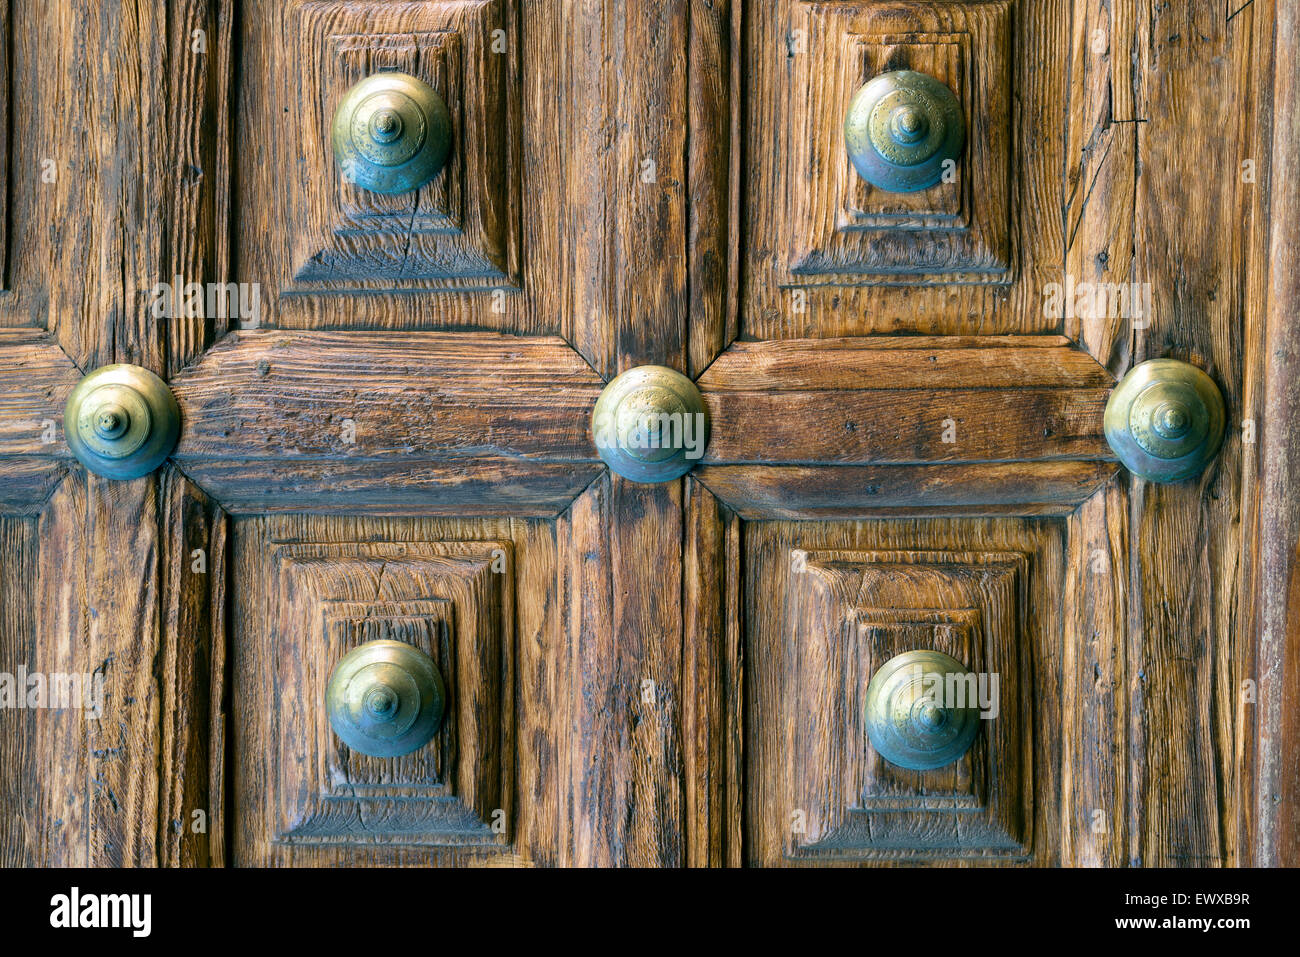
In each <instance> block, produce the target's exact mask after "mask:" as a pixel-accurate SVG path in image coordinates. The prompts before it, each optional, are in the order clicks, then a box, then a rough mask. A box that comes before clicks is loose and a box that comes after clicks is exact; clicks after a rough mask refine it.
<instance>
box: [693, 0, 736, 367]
mask: <svg viewBox="0 0 1300 957" xmlns="http://www.w3.org/2000/svg"><path fill="white" fill-rule="evenodd" d="M744 10H745V5H744V3H743V2H735V3H733V2H732V0H695V2H693V3H692V4H691V7H690V48H689V51H688V63H687V69H688V71H689V78H690V96H689V104H690V105H689V110H690V113H689V117H688V121H687V151H688V153H687V167H688V168H687V176H688V179H687V185H688V189H689V192H688V198H687V204H686V206H687V213H688V215H689V222H690V233H689V241H688V243H687V251H688V255H689V257H690V261H689V276H690V283H689V286H690V296H691V298H690V313H689V314H690V322H689V328H688V330H687V332H688V339H689V352H690V356H689V358H690V364H689V369H688V374H690V375H691V377H692V378H695V377H697V376H698V375H699V374H700V373H701V372H702V371H704V369H705V368H706V367H707V366H708V365H709V363H710V362H712V361H713V359H714V358H715V357H716V356H717V355H718V354H719V353H720V352H722V351H723V350H724V349H726V348H727V346H728V345H730V344H731V341H732V340H733V339H735V338H736V319H737V315H736V306H737V304H736V296H735V290H736V288H737V283H738V270H739V268H740V256H739V254H738V253H739V235H738V234H739V231H740V230H739V223H740V218H739V209H740V206H739V204H740V193H739V189H740V155H741V151H740V122H739V119H740V117H739V113H738V110H737V109H736V107H737V106H738V105H739V103H740V102H741V99H740V83H741V80H740V65H741V63H742V62H743V59H744V58H743V57H741V56H733V55H732V51H733V48H734V46H735V43H736V39H735V38H736V36H738V35H739V34H738V31H739V30H740V27H741V22H742V20H743V18H744Z"/></svg>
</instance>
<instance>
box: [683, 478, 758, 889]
mask: <svg viewBox="0 0 1300 957" xmlns="http://www.w3.org/2000/svg"><path fill="white" fill-rule="evenodd" d="M740 531H741V523H740V518H739V516H737V515H736V514H735V513H734V512H732V511H731V510H730V509H728V508H727V507H726V506H725V505H723V504H722V503H721V502H720V501H719V500H718V498H717V497H716V496H715V495H714V494H713V493H712V492H710V491H709V490H708V489H707V488H706V487H705V486H704V485H703V484H701V483H700V482H698V481H695V480H694V479H691V480H689V481H688V482H687V486H686V517H685V557H684V560H683V562H684V563H683V567H682V571H683V599H682V600H683V609H682V611H683V615H684V627H683V642H684V644H683V651H682V661H683V667H682V740H683V744H684V748H683V757H684V760H685V768H684V774H683V777H684V786H685V801H686V809H685V815H686V818H685V820H686V854H685V860H684V863H685V864H686V866H688V867H724V866H726V867H737V866H739V865H740V862H741V860H742V853H743V837H742V832H741V827H742V808H743V807H744V802H745V787H744V749H743V741H744V737H743V735H744V732H743V727H744V723H743V722H744V712H743V704H742V698H741V694H742V690H743V689H742V687H741V668H742V651H741V649H742V638H741V636H742V634H743V632H742V629H741V625H742V617H741V616H742V610H741V609H742V607H743V603H742V602H741V585H740V581H739V574H740V554H739V547H740Z"/></svg>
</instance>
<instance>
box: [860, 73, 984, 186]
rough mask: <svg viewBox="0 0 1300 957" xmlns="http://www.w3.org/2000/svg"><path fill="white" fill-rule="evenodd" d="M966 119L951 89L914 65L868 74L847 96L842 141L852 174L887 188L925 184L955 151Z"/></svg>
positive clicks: (940, 171)
mask: <svg viewBox="0 0 1300 957" xmlns="http://www.w3.org/2000/svg"><path fill="white" fill-rule="evenodd" d="M965 140H966V124H965V120H964V119H963V118H962V111H961V104H960V103H958V102H957V97H956V96H955V95H954V94H953V92H952V90H950V89H948V87H946V86H944V85H943V84H942V83H940V82H939V81H938V80H936V79H935V78H934V77H932V76H929V75H927V74H925V73H917V72H916V71H915V70H894V71H892V72H890V73H882V74H880V75H879V76H876V77H872V78H871V79H870V80H868V81H867V82H866V83H865V84H863V85H862V87H860V88H859V89H858V92H857V93H855V94H854V96H853V99H852V100H851V101H849V110H848V115H847V116H846V117H845V119H844V145H845V148H846V149H847V150H848V153H849V159H850V160H851V161H852V163H853V168H854V169H856V170H857V171H858V175H859V176H861V177H862V178H863V179H865V180H866V181H867V182H868V183H870V184H871V185H872V186H875V187H876V188H878V189H883V190H885V191H887V192H890V193H910V192H914V191H916V190H921V189H928V188H929V187H931V186H934V185H935V184H936V183H938V182H939V181H940V180H941V179H942V178H943V173H944V168H945V163H946V161H948V160H953V161H955V160H957V158H958V157H960V156H961V151H962V146H963V145H964V144H965Z"/></svg>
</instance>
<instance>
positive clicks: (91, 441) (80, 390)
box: [63, 364, 181, 479]
mask: <svg viewBox="0 0 1300 957" xmlns="http://www.w3.org/2000/svg"><path fill="white" fill-rule="evenodd" d="M63 432H64V436H65V437H66V439H67V442H68V448H70V449H71V450H72V454H73V455H75V456H76V457H77V461H79V462H80V463H81V464H82V465H84V466H85V467H86V468H87V469H89V470H90V471H91V472H94V473H95V474H96V475H103V476H105V477H107V478H113V479H134V478H139V477H140V476H142V475H148V474H149V473H150V472H152V471H153V470H154V469H156V468H157V467H158V466H159V465H161V464H162V463H163V461H164V460H165V459H166V458H167V456H168V455H170V454H171V451H172V449H174V448H175V447H176V440H177V439H178V438H179V437H180V432H181V411H180V408H179V406H177V404H176V399H175V397H174V396H173V395H172V393H171V390H170V389H168V388H167V384H166V383H165V382H163V380H162V379H160V378H158V377H157V376H156V375H154V374H153V373H152V372H150V371H149V370H148V369H143V368H141V367H140V366H133V365H126V364H117V365H108V366H101V367H100V368H98V369H96V370H94V371H93V372H91V373H89V374H88V375H86V376H85V378H83V379H82V380H81V381H80V382H78V383H77V385H76V388H74V389H73V390H72V393H71V394H70V395H69V396H68V401H67V404H66V405H64V407H63Z"/></svg>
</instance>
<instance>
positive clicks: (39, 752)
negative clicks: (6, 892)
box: [0, 472, 103, 867]
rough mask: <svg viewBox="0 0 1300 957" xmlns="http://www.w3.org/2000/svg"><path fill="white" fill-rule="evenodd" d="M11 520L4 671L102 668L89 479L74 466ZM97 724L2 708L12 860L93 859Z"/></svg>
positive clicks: (1, 644)
mask: <svg viewBox="0 0 1300 957" xmlns="http://www.w3.org/2000/svg"><path fill="white" fill-rule="evenodd" d="M4 525H5V533H6V535H5V551H4V553H3V556H0V557H2V558H3V565H2V566H0V568H3V571H2V572H0V583H3V586H4V588H5V594H4V596H3V598H4V601H3V605H0V609H3V614H4V621H5V632H4V636H3V639H0V650H2V652H3V654H4V670H5V671H7V672H10V673H13V672H14V671H15V670H16V668H17V666H18V665H19V664H22V665H25V666H26V668H27V670H28V671H29V672H35V671H39V672H43V673H46V674H51V673H62V674H64V675H77V676H82V677H84V676H86V675H91V676H93V675H95V674H102V673H103V669H102V667H101V666H100V663H99V662H96V661H94V660H93V658H92V657H91V654H90V648H89V644H88V641H87V629H88V618H87V616H88V607H87V603H86V596H87V580H88V576H89V574H90V566H89V565H88V563H87V557H88V555H87V544H88V543H87V538H86V482H85V479H84V478H83V477H82V476H81V475H80V474H79V473H76V472H74V473H72V474H70V475H69V476H68V477H67V478H66V479H64V481H63V482H62V483H61V484H60V485H59V487H58V488H57V489H56V490H55V492H54V494H53V495H52V496H51V497H50V499H49V502H48V503H47V504H46V506H45V508H44V510H43V511H42V513H41V515H40V516H39V517H38V518H33V519H26V520H15V519H5V520H4ZM91 687H92V688H93V677H92V680H91ZM98 724H99V719H97V718H96V717H94V715H93V713H92V712H91V711H89V710H88V709H85V708H81V709H59V710H55V709H29V710H13V709H5V710H4V711H3V712H0V751H3V753H4V756H5V760H4V762H3V767H4V771H3V777H2V778H0V780H2V781H3V783H0V788H3V789H4V792H5V796H4V800H3V814H0V820H2V821H3V822H4V823H3V824H0V832H3V833H2V837H0V848H2V849H3V851H2V853H3V858H2V861H3V864H4V865H5V866H7V867H15V866H46V867H71V866H80V867H84V866H86V865H87V864H89V863H91V861H92V858H91V855H90V853H89V850H90V846H89V840H88V836H89V830H88V823H89V814H90V787H91V778H90V765H91V760H92V756H91V752H90V748H89V747H88V738H89V735H90V734H91V733H92V732H93V729H94V728H96V727H98Z"/></svg>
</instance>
